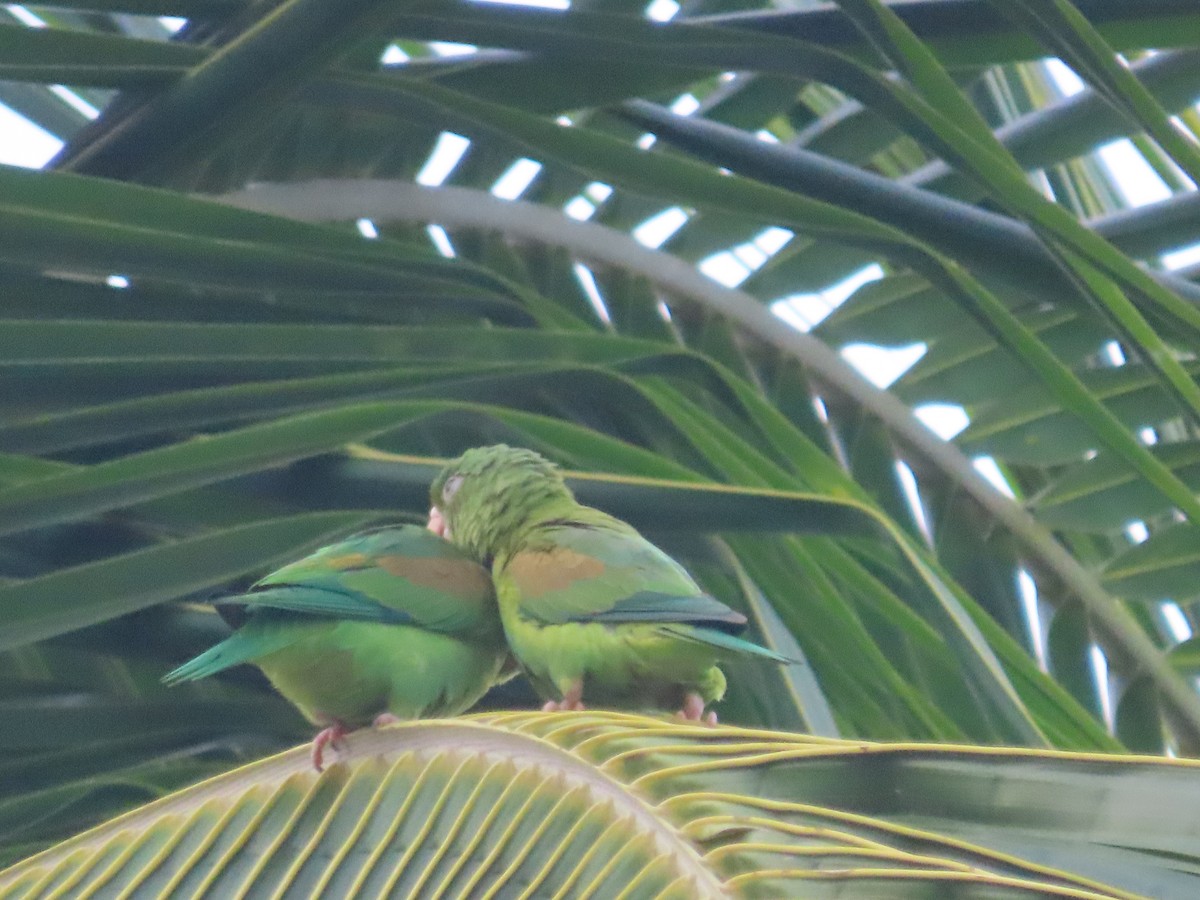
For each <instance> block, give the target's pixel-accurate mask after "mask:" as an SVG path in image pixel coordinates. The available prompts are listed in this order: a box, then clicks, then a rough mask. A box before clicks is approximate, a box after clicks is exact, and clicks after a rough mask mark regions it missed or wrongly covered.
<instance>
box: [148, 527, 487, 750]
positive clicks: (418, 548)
mask: <svg viewBox="0 0 1200 900" xmlns="http://www.w3.org/2000/svg"><path fill="white" fill-rule="evenodd" d="M217 603H219V604H236V605H239V606H243V607H245V609H246V611H247V617H246V622H245V624H244V625H242V627H241V628H239V629H238V630H237V631H236V632H235V633H234V634H233V635H231V636H230V637H229V638H228V639H226V640H224V641H222V642H221V643H220V644H217V645H216V646H215V647H212V648H211V649H209V650H207V651H206V652H204V653H202V654H200V655H199V656H197V657H196V658H195V659H192V660H190V661H189V662H186V663H184V664H183V665H182V666H180V667H179V668H178V669H176V670H175V671H173V672H171V673H170V674H169V675H167V676H166V678H165V679H164V681H166V682H167V683H168V684H174V683H177V682H181V681H194V680H196V679H199V678H204V677H207V676H208V675H212V674H214V673H216V672H220V671H222V670H223V669H227V668H229V667H230V666H234V665H239V664H241V663H253V664H254V665H256V666H258V667H259V668H260V669H262V671H263V672H264V673H265V674H266V676H267V678H269V679H270V681H271V683H272V684H274V685H275V687H276V688H277V689H278V690H279V692H280V693H281V694H283V696H284V697H286V698H287V699H288V700H290V701H291V702H292V703H293V704H295V706H296V707H297V708H298V709H299V710H300V711H301V712H302V713H303V714H304V716H305V718H307V719H308V720H309V721H311V722H313V723H315V724H318V725H321V726H328V725H332V724H340V725H345V726H350V727H356V726H359V725H363V724H366V723H368V722H370V721H371V720H372V719H373V718H374V717H375V716H377V715H379V714H381V713H391V714H392V715H395V716H397V717H400V718H417V717H421V716H437V715H453V714H455V713H459V712H462V711H463V710H465V709H467V708H469V707H470V706H471V705H473V704H474V703H475V702H476V701H477V700H478V699H479V698H480V697H481V696H482V695H483V693H484V692H485V691H486V690H487V689H488V688H489V687H490V686H491V685H492V684H494V683H495V682H496V681H497V680H498V679H499V677H500V670H501V667H502V665H503V664H504V661H505V659H506V658H507V656H508V652H507V648H506V647H505V646H504V641H503V632H502V629H501V627H500V622H499V620H498V618H497V610H496V601H495V596H494V593H493V590H492V584H491V580H490V578H489V576H488V573H487V571H486V570H485V569H483V568H482V567H481V566H479V565H478V564H477V563H476V562H475V561H473V560H472V559H470V558H469V557H468V556H467V555H466V554H464V553H463V552H462V551H461V550H459V549H458V548H456V547H454V546H453V545H451V544H449V543H448V542H446V541H444V540H442V539H441V538H439V537H438V536H437V535H434V534H432V533H431V532H429V531H427V530H425V529H424V528H420V527H418V526H415V525H408V526H399V527H389V528H381V529H377V530H374V531H369V532H365V533H363V534H358V535H355V536H353V537H350V538H347V539H346V540H344V541H341V542H340V543H337V544H333V545H331V546H329V547H325V548H323V549H321V550H318V551H317V552H316V553H313V554H312V555H311V556H308V557H305V558H304V559H302V560H299V561H298V562H294V563H291V564H290V565H287V566H284V567H283V568H282V569H280V570H278V571H277V572H273V573H272V574H270V575H268V576H267V577H265V578H263V579H262V580H261V581H259V582H258V583H257V584H255V585H254V587H253V588H251V590H250V591H249V592H247V593H245V594H239V595H236V596H232V597H226V598H223V599H221V600H218V601H217Z"/></svg>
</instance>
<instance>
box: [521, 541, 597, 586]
mask: <svg viewBox="0 0 1200 900" xmlns="http://www.w3.org/2000/svg"><path fill="white" fill-rule="evenodd" d="M605 568H606V566H605V565H604V563H602V562H601V561H600V560H598V559H596V557H594V556H587V555H586V554H583V553H576V552H575V551H574V550H568V549H566V548H565V547H559V548H557V549H555V550H550V551H548V552H545V553H539V552H533V551H526V552H524V553H518V554H517V555H516V556H514V557H513V558H512V559H511V560H510V561H509V563H508V565H507V566H506V567H505V571H506V572H507V573H508V575H509V576H511V577H512V579H513V581H514V582H515V583H516V585H517V587H518V588H520V589H521V593H522V594H524V595H525V596H527V597H529V598H531V599H532V598H534V597H539V596H541V595H542V594H548V593H551V592H553V591H561V590H564V589H565V588H568V587H570V586H571V585H573V584H575V583H576V582H579V581H588V580H590V579H592V578H599V577H600V576H601V575H603V574H604V570H605Z"/></svg>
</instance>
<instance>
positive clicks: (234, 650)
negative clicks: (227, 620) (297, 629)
mask: <svg viewBox="0 0 1200 900" xmlns="http://www.w3.org/2000/svg"><path fill="white" fill-rule="evenodd" d="M295 640H296V635H294V634H289V633H288V631H287V629H275V630H273V631H272V632H269V633H263V632H261V631H260V632H258V633H249V634H247V633H246V631H245V630H243V631H239V632H236V633H235V634H232V635H230V636H229V637H227V638H226V639H225V640H223V641H221V643H219V644H217V645H216V646H213V647H209V648H208V649H207V650H205V651H204V652H203V653H201V654H200V655H199V656H197V657H195V658H194V659H189V660H188V661H187V662H185V663H184V664H183V665H182V666H180V667H179V668H178V669H174V670H173V671H170V672H168V673H167V674H166V675H164V676H163V684H166V685H175V684H180V683H181V682H184V681H199V680H200V679H201V678H207V677H208V676H209V675H215V674H216V673H217V672H223V671H225V670H226V669H228V668H231V667H232V666H238V665H241V664H242V663H248V662H254V660H256V659H259V658H260V657H263V656H266V655H267V654H268V653H273V652H274V651H276V650H281V649H283V648H284V647H286V646H288V645H289V644H291V643H293V642H294V641H295Z"/></svg>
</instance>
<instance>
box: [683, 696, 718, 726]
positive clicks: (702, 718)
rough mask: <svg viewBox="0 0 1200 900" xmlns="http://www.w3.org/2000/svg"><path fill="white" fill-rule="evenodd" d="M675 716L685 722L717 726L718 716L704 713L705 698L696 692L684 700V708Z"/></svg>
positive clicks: (713, 713) (712, 713)
mask: <svg viewBox="0 0 1200 900" xmlns="http://www.w3.org/2000/svg"><path fill="white" fill-rule="evenodd" d="M675 715H676V716H677V717H678V718H680V719H683V720H684V721H685V722H703V723H704V724H705V725H716V724H717V714H716V713H715V712H708V713H706V712H705V711H704V698H703V697H701V696H700V695H699V694H697V693H696V692H695V691H692V692H691V693H689V694H687V695H686V696H685V697H684V698H683V708H682V709H681V710H679V712H677V713H675Z"/></svg>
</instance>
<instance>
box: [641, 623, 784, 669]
mask: <svg viewBox="0 0 1200 900" xmlns="http://www.w3.org/2000/svg"><path fill="white" fill-rule="evenodd" d="M658 630H659V631H660V632H663V633H664V634H669V635H671V636H672V637H677V638H682V639H683V640H685V641H692V642H693V643H696V644H705V645H706V646H709V647H715V648H716V649H718V650H727V651H729V652H731V653H736V654H738V655H740V656H757V657H759V658H761V659H769V660H771V661H772V662H777V663H798V662H799V660H795V659H790V658H789V657H786V656H781V655H780V654H778V653H776V652H775V651H774V650H768V649H767V648H766V647H760V646H758V644H754V643H751V642H750V641H746V640H742V639H741V638H740V637H737V636H736V635H732V634H726V633H725V632H724V631H716V630H715V629H712V628H697V627H696V626H694V625H662V626H660V627H659V629H658Z"/></svg>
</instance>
